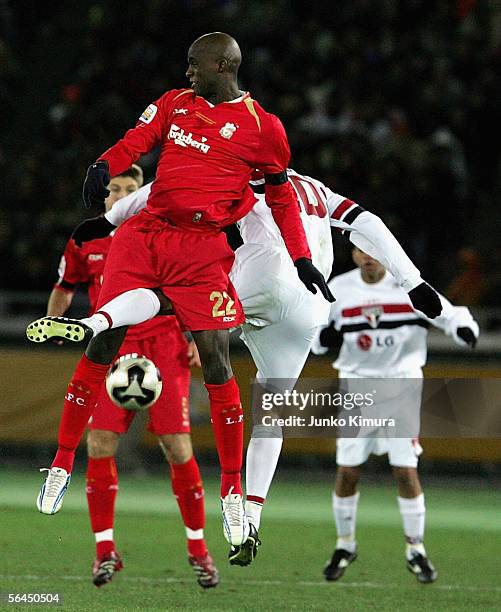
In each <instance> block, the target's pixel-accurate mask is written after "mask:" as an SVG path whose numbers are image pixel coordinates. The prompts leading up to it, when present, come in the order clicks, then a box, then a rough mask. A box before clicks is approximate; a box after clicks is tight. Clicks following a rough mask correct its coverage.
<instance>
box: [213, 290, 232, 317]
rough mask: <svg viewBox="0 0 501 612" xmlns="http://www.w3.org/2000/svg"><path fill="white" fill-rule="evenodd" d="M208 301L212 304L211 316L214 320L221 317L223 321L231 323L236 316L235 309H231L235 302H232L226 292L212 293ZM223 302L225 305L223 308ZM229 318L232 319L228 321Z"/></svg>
mask: <svg viewBox="0 0 501 612" xmlns="http://www.w3.org/2000/svg"><path fill="white" fill-rule="evenodd" d="M209 299H210V301H211V302H214V304H213V306H212V316H213V317H214V318H216V317H223V321H232V320H233V319H234V318H235V315H236V314H237V311H236V309H235V308H233V306H234V305H235V300H232V299H231V298H230V296H229V295H228V294H227V293H226V291H213V292H212V293H211V294H210V296H209ZM225 301H226V304H225V305H224V306H223V303H224V302H225ZM227 317H228V318H227ZM229 317H232V318H231V319H230V318H229Z"/></svg>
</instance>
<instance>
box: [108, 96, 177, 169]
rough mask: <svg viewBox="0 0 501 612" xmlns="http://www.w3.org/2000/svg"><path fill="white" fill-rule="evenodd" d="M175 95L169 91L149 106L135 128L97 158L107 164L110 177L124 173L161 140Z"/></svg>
mask: <svg viewBox="0 0 501 612" xmlns="http://www.w3.org/2000/svg"><path fill="white" fill-rule="evenodd" d="M177 95H179V91H177V90H171V91H168V92H167V93H165V94H164V95H163V96H162V97H161V98H159V99H158V100H156V101H155V102H153V103H152V104H149V105H148V106H147V107H146V109H145V110H144V111H143V113H142V115H141V116H140V117H139V119H138V121H137V123H136V126H135V127H134V128H132V129H131V130H128V131H127V132H126V133H125V136H124V137H123V138H122V139H121V140H119V141H118V142H117V143H116V144H115V145H113V146H112V147H110V148H109V149H108V150H107V151H105V152H104V153H103V154H102V155H101V156H100V157H99V160H104V161H107V162H108V164H109V169H110V175H111V176H116V175H117V174H120V173H121V172H125V170H127V169H128V168H130V166H131V165H132V164H133V163H134V162H136V161H137V160H138V159H139V157H141V155H144V154H145V153H148V151H151V149H152V148H153V147H154V146H155V145H157V144H158V143H159V142H160V141H161V140H162V138H163V137H164V135H165V132H166V129H167V127H168V123H169V117H170V110H171V103H172V101H173V99H174V98H175V97H176V96H177Z"/></svg>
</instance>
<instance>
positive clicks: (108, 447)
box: [87, 429, 119, 459]
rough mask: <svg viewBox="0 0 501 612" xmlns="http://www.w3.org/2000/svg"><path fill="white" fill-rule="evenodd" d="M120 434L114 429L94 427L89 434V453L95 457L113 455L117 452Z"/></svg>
mask: <svg viewBox="0 0 501 612" xmlns="http://www.w3.org/2000/svg"><path fill="white" fill-rule="evenodd" d="M118 439H119V435H118V434H117V433H115V432H114V431H106V430H104V429H92V430H91V431H89V433H88V435H87V453H88V455H89V457H92V458H93V459H101V458H102V457H112V456H114V455H115V453H116V452H117V448H118Z"/></svg>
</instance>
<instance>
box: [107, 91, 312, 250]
mask: <svg viewBox="0 0 501 612" xmlns="http://www.w3.org/2000/svg"><path fill="white" fill-rule="evenodd" d="M156 145H161V152H160V159H159V162H158V167H157V173H156V177H155V181H154V182H153V186H152V189H151V193H150V196H149V199H148V205H147V209H146V210H147V211H148V212H149V213H151V214H153V215H155V216H157V217H161V218H165V219H168V220H169V221H170V222H171V223H173V224H174V225H182V226H185V227H187V228H189V229H193V230H196V229H199V230H202V229H206V228H217V229H219V228H221V227H224V226H226V225H230V224H231V223H234V222H235V221H237V220H238V219H240V218H242V217H243V216H244V215H245V214H246V213H247V212H249V210H250V209H251V208H252V206H253V205H254V202H255V200H254V196H253V194H252V190H251V189H250V188H249V179H250V176H251V172H252V171H253V170H254V169H255V168H258V169H260V170H262V171H263V172H264V173H266V174H278V173H280V172H283V171H285V169H286V168H287V165H288V162H289V158H290V149H289V143H288V141H287V136H286V134H285V130H284V128H283V125H282V123H281V122H280V120H279V119H278V118H277V117H276V116H275V115H271V114H270V113H267V112H266V111H264V110H263V109H262V108H261V106H260V105H259V104H258V103H257V102H256V101H255V100H253V99H252V98H251V97H250V95H249V94H248V93H247V94H245V95H243V96H242V97H240V98H238V99H237V100H234V101H231V102H222V103H220V104H217V105H213V104H211V103H210V102H208V101H207V100H205V98H202V97H200V96H196V95H195V94H194V92H193V90H192V89H180V90H179V89H178V90H171V91H168V92H167V93H165V94H164V95H163V96H162V97H161V98H159V99H158V100H157V101H156V102H155V103H153V104H150V105H149V106H148V108H147V109H146V110H145V111H144V113H143V114H142V115H141V117H140V118H139V121H138V123H137V125H136V127H135V128H134V129H132V130H129V131H128V132H127V133H126V134H125V136H124V138H123V139H122V140H120V141H119V142H118V143H117V144H115V145H114V146H113V147H111V148H110V149H108V150H107V151H106V152H105V153H104V154H103V155H101V156H100V158H99V159H103V160H106V161H108V163H109V167H110V173H111V175H112V176H115V175H117V174H119V173H120V172H123V171H124V170H126V169H127V168H129V167H130V165H131V164H132V163H134V162H135V161H136V160H137V159H138V158H139V157H140V156H141V155H142V154H144V153H147V152H148V151H150V150H151V149H152V148H153V147H154V146H156ZM266 195H267V198H266V201H267V203H268V204H269V206H270V208H271V210H272V213H273V217H274V218H275V221H276V222H277V225H278V226H279V228H280V230H281V232H282V236H283V238H284V241H285V244H286V246H287V248H288V250H289V252H290V254H291V256H292V258H293V259H294V260H296V259H298V258H299V257H308V258H310V257H311V255H310V251H309V249H308V243H307V241H306V236H305V234H304V229H303V226H302V224H301V220H300V216H299V211H300V209H299V204H298V202H297V198H296V195H295V192H294V191H293V189H292V187H291V185H290V184H289V183H288V182H287V183H284V184H282V185H279V186H267V193H266Z"/></svg>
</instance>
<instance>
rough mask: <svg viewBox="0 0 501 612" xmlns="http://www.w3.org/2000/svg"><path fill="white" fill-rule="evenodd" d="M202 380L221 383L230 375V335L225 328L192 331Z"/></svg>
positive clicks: (231, 373) (211, 383) (231, 372)
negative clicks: (199, 361)
mask: <svg viewBox="0 0 501 612" xmlns="http://www.w3.org/2000/svg"><path fill="white" fill-rule="evenodd" d="M193 338H194V340H195V342H196V345H197V348H198V352H199V353H200V360H201V362H202V371H203V375H204V380H205V382H206V383H207V384H210V385H223V384H224V383H225V382H227V381H228V380H229V379H230V378H231V377H232V376H233V371H232V369H231V363H230V349H229V347H230V340H229V338H230V336H229V332H228V330H227V329H211V330H206V331H194V332H193Z"/></svg>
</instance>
